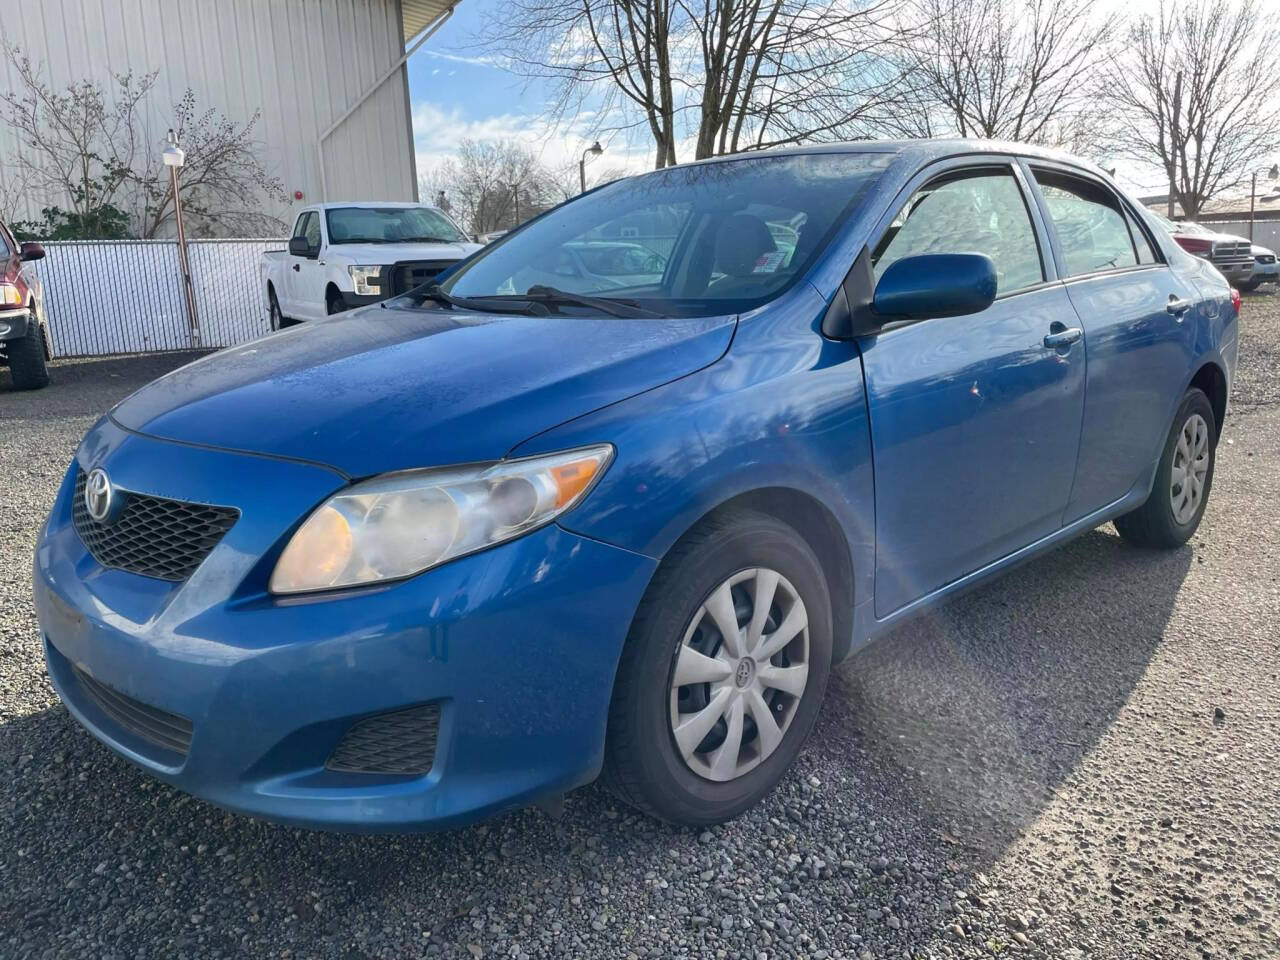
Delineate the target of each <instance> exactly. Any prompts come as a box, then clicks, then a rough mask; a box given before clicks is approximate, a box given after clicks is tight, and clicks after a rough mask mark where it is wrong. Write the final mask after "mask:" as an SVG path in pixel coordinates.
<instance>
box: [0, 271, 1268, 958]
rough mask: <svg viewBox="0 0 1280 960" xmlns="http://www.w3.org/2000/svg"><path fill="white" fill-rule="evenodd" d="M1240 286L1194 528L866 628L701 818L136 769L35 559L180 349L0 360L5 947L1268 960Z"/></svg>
mask: <svg viewBox="0 0 1280 960" xmlns="http://www.w3.org/2000/svg"><path fill="white" fill-rule="evenodd" d="M1245 310H1246V312H1245V320H1244V344H1243V349H1242V366H1241V371H1240V376H1239V387H1238V390H1237V393H1236V396H1235V410H1234V415H1233V419H1232V421H1231V423H1230V426H1229V427H1228V429H1227V431H1226V434H1225V437H1224V443H1223V446H1222V447H1221V450H1220V459H1219V464H1218V473H1217V477H1216V479H1215V483H1214V490H1213V496H1212V499H1211V502H1210V506H1209V511H1208V514H1207V516H1206V518H1205V523H1204V525H1203V527H1202V528H1201V531H1200V534H1199V536H1197V538H1196V540H1195V541H1194V543H1192V544H1191V545H1188V546H1187V547H1185V548H1183V549H1182V550H1179V551H1175V552H1172V553H1147V552H1140V551H1136V550H1132V549H1130V548H1128V547H1126V546H1125V545H1123V544H1122V543H1121V542H1120V541H1119V540H1118V539H1117V538H1116V536H1115V534H1114V531H1113V530H1111V529H1110V528H1109V527H1104V528H1101V529H1099V530H1097V531H1095V532H1093V533H1091V534H1089V535H1088V536H1086V537H1084V538H1082V539H1080V540H1078V541H1076V542H1075V543H1073V544H1071V545H1070V546H1068V547H1066V548H1064V549H1062V550H1060V551H1058V552H1056V553H1054V554H1052V555H1050V556H1048V557H1046V558H1043V559H1041V560H1039V561H1037V562H1034V563H1032V564H1029V565H1027V566H1025V567H1023V568H1021V569H1019V570H1018V571H1016V572H1014V573H1012V574H1010V575H1009V576H1007V577H1005V578H1003V579H1002V580H999V581H997V582H995V583H992V584H991V585H989V586H986V587H984V588H982V589H980V590H978V591H976V592H974V593H971V594H969V595H968V596H966V597H964V598H963V599H961V600H958V601H956V602H954V603H951V604H949V605H947V606H945V607H944V608H942V609H940V610H938V611H937V612H935V613H933V614H931V615H929V616H927V617H925V618H924V619H921V620H917V621H916V622H915V623H913V624H911V625H909V626H907V627H906V628H904V629H902V630H900V631H899V632H898V633H897V634H895V635H894V636H892V637H889V638H887V639H886V640H885V641H883V642H881V643H879V644H877V645H876V646H874V647H872V648H870V649H867V650H865V651H863V652H861V653H860V654H858V655H857V656H856V657H854V658H853V659H852V661H850V662H849V663H847V664H846V665H845V666H843V667H842V668H840V670H839V671H838V673H837V675H836V677H835V678H834V681H833V684H832V688H831V691H830V694H829V700H828V703H827V706H826V708H825V709H824V712H823V717H822V719H821V721H820V722H819V725H818V728H817V730H816V732H815V734H814V737H813V740H812V742H811V745H810V746H809V748H808V749H807V750H806V751H805V753H804V754H803V756H802V757H801V759H800V761H799V763H798V764H797V766H796V768H795V770H794V771H793V773H792V774H791V775H790V776H789V777H788V778H787V780H786V782H785V783H784V784H783V785H782V787H781V788H780V789H779V790H778V791H777V792H776V793H775V794H774V795H773V796H772V797H770V798H769V799H768V801H767V802H766V803H764V804H763V805H762V806H761V807H759V808H758V809H756V810H754V811H752V812H750V813H749V814H747V815H746V816H744V817H742V818H741V819H740V820H738V821H736V822H734V823H732V824H729V825H727V826H725V827H723V828H718V829H714V830H709V831H705V832H701V833H698V832H688V831H681V830H675V829H671V828H669V827H666V826H663V825H660V824H657V823H654V822H653V821H651V820H648V819H646V818H643V817H640V816H637V815H635V814H632V813H631V812H630V811H629V810H628V809H627V808H625V807H622V806H619V805H618V804H616V803H615V802H614V801H613V800H612V798H611V797H610V796H609V795H608V794H606V793H605V792H603V791H602V790H600V789H597V788H595V787H590V788H587V789H585V790H582V791H579V792H578V793H576V794H574V795H572V796H571V797H570V798H569V802H568V804H567V809H566V813H565V815H564V817H563V818H562V819H560V820H558V821H555V820H552V819H550V818H548V817H547V816H546V815H544V814H542V813H537V812H532V811H529V812H523V813H518V814H514V815H511V816H507V817H505V818H503V819H500V820H498V821H495V822H492V823H490V824H488V825H485V826H480V827H476V828H473V829H468V830H459V831H455V832H452V833H447V834H439V835H431V836H415V837H401V838H387V837H380V838H360V837H350V836H338V835H324V834H317V833H308V832H305V831H300V830H294V829H288V828H283V827H276V826H272V825H269V824H265V823H260V822H256V821H253V820H249V819H245V818H242V817H237V816H232V815H228V814H225V813H223V812H222V811H220V810H218V809H216V808H214V807H211V806H209V805H207V804H204V803H202V802H200V801H197V800H193V799H190V798H188V797H186V796H184V795H182V794H180V793H178V792H176V791H174V790H172V789H170V788H168V787H165V786H162V785H160V784H158V783H156V782H154V781H152V780H150V779H148V778H147V777H146V776H145V775H144V774H142V773H141V772H139V771H137V770H135V769H134V768H133V767H132V766H130V765H129V764H128V763H126V762H125V761H123V760H119V759H117V758H116V757H115V756H114V755H112V754H111V753H110V752H109V751H108V750H107V749H106V748H104V747H101V746H99V745H98V744H97V743H96V742H95V741H94V740H93V739H92V738H90V737H89V735H88V734H86V733H84V732H82V731H81V730H80V729H79V728H78V727H77V726H76V724H75V723H74V722H73V721H72V720H71V719H70V717H69V716H68V715H67V713H66V711H65V710H64V709H63V708H62V707H60V706H59V705H58V703H57V701H56V698H55V697H54V695H53V692H52V690H51V689H50V687H49V684H48V681H47V679H46V677H45V672H44V668H43V665H42V663H41V660H40V654H39V643H38V635H37V628H36V622H35V617H34V614H33V613H32V609H31V597H30V586H29V562H30V553H31V548H32V543H33V540H34V537H35V534H36V530H37V528H38V525H39V523H40V522H41V520H42V518H43V516H44V513H45V511H46V509H47V508H48V504H49V501H50V498H51V497H52V495H53V491H54V485H55V483H56V482H57V480H58V478H59V477H60V475H61V474H62V471H63V470H64V468H65V465H66V463H67V461H68V458H69V457H70V455H71V452H72V450H73V448H74V446H75V444H76V442H77V441H78V439H79V438H80V436H81V435H82V434H83V432H84V430H85V429H86V428H87V427H88V426H89V424H90V423H91V422H92V420H93V418H94V417H95V416H96V415H97V414H98V413H99V412H101V411H102V410H103V409H104V408H105V407H106V406H107V405H108V404H109V403H110V402H111V401H113V400H114V399H115V398H117V397H119V396H122V395H124V394H125V393H126V392H128V391H129V390H130V389H132V388H133V387H134V386H136V385H137V384H139V383H141V382H144V381H145V380H147V379H149V378H150V377H152V376H154V375H156V374H157V373H159V372H160V371H162V370H163V369H166V368H168V367H169V366H172V365H173V364H174V363H175V362H176V360H175V359H174V358H150V359H146V360H138V359H133V360H115V361H97V362H91V363H86V362H69V363H59V364H57V365H56V366H55V368H54V370H53V375H54V378H55V386H53V387H52V388H50V389H49V390H46V391H44V392H42V393H38V394H27V395H19V394H13V393H8V392H5V387H0V452H2V456H0V769H2V770H3V771H5V773H6V776H5V778H4V780H5V782H4V784H3V786H0V797H3V803H0V956H5V957H16V958H26V957H104V958H105V957H118V958H126V957H129V958H133V957H137V958H142V957H154V958H170V957H201V958H204V957H231V956H248V957H267V956H271V957H281V958H288V957H298V958H302V957H333V958H343V960H362V958H369V957H395V958H404V957H417V956H426V955H429V956H436V955H439V956H448V957H459V958H463V960H474V958H479V957H534V956H570V957H581V958H587V960H595V958H613V957H645V956H651V957H672V956H674V957H681V956H689V957H725V958H737V957H746V958H754V960H760V958H781V957H812V958H823V957H830V958H837V957H844V958H855V957H856V958H864V957H875V958H887V957H894V958H898V957H904V958H908V960H911V958H919V957H930V958H938V957H988V956H993V955H1002V954H1006V953H1022V954H1026V955H1028V956H1043V957H1053V958H1084V957H1089V958H1111V957H1117V958H1121V957H1123V958H1128V957H1162V958H1163V957H1182V956H1188V957H1199V956H1204V957H1238V958H1257V960H1263V958H1274V957H1276V956H1278V955H1280V916H1277V903H1278V898H1280V878H1278V875H1277V871H1280V799H1278V798H1280V794H1278V793H1277V790H1276V783H1277V780H1280V708H1278V707H1277V702H1278V700H1277V695H1276V690H1277V680H1278V678H1277V673H1278V672H1280V546H1278V543H1280V350H1277V344H1280V296H1275V295H1274V294H1266V293H1264V294H1260V295H1255V296H1253V297H1250V298H1248V299H1247V301H1246V306H1245ZM0 379H3V377H0ZM5 386H7V383H6V385H5Z"/></svg>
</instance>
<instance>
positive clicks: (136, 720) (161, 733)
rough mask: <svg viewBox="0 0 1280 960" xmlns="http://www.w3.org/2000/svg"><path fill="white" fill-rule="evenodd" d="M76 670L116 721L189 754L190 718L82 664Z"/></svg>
mask: <svg viewBox="0 0 1280 960" xmlns="http://www.w3.org/2000/svg"><path fill="white" fill-rule="evenodd" d="M74 669H75V674H76V679H77V680H78V681H80V688H81V689H82V690H84V692H85V694H86V695H87V696H88V698H89V699H90V700H92V701H93V702H94V703H95V704H96V705H97V707H98V709H99V710H101V711H102V712H103V713H105V714H106V715H107V716H109V717H110V718H111V719H112V720H114V721H115V722H116V723H118V724H119V725H120V726H122V727H124V728H125V729H126V730H128V731H129V732H130V733H133V734H135V735H137V736H139V737H142V739H144V740H147V741H149V742H151V743H154V744H156V745H157V746H161V747H164V748H165V749H166V750H172V751H173V752H174V753H178V754H181V755H182V756H184V757H185V756H186V755H187V751H188V750H190V749H191V721H190V720H188V719H187V718H186V717H180V716H178V714H176V713H169V712H168V711H167V710H161V709H160V708H159V707H152V706H149V705H147V704H145V703H143V702H142V701H140V700H135V699H133V697H129V696H126V695H125V694H123V693H121V692H120V691H119V690H113V689H112V688H111V687H108V686H107V685H106V684H105V683H102V682H100V681H98V680H95V679H93V677H91V676H89V674H87V673H85V672H84V671H83V670H81V669H80V668H79V667H75V668H74Z"/></svg>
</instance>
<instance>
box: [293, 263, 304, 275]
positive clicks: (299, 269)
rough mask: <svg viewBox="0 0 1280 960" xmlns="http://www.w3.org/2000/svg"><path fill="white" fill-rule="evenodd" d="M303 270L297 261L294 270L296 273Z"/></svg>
mask: <svg viewBox="0 0 1280 960" xmlns="http://www.w3.org/2000/svg"><path fill="white" fill-rule="evenodd" d="M301 270H302V268H301V267H300V266H298V265H297V264H296V263H295V264H294V265H293V272H294V273H299V272H301Z"/></svg>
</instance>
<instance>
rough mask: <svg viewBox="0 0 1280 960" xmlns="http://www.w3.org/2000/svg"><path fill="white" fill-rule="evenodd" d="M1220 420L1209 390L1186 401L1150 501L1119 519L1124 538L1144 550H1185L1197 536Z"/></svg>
mask: <svg viewBox="0 0 1280 960" xmlns="http://www.w3.org/2000/svg"><path fill="white" fill-rule="evenodd" d="M1217 448H1218V433H1217V420H1216V419H1215V417H1214V414H1213V405H1212V404H1210V403H1209V398H1208V397H1207V396H1205V394H1204V391H1202V390H1200V389H1198V388H1196V387H1192V388H1191V389H1190V390H1188V391H1187V392H1186V395H1185V396H1184V397H1183V398H1182V403H1181V404H1179V406H1178V412H1177V414H1176V415H1175V416H1174V418H1173V427H1172V428H1171V429H1170V431H1169V436H1168V438H1167V439H1166V440H1165V446H1164V453H1163V455H1162V456H1161V457H1160V465H1159V466H1158V467H1157V468H1156V479H1155V484H1154V485H1153V486H1152V488H1151V495H1150V496H1148V497H1147V501H1146V503H1144V504H1143V505H1142V506H1140V507H1139V508H1138V509H1136V510H1134V511H1133V512H1131V513H1126V514H1125V515H1124V516H1123V517H1117V518H1116V521H1115V523H1116V529H1117V530H1118V531H1119V532H1120V536H1122V537H1124V538H1125V539H1126V540H1128V541H1129V542H1130V543H1134V544H1136V545H1138V546H1141V547H1162V548H1165V549H1170V548H1173V547H1180V546H1182V545H1183V544H1184V543H1186V542H1187V541H1188V540H1190V539H1191V535H1192V534H1193V533H1195V532H1196V528H1197V527H1199V526H1200V518H1201V517H1203V516H1204V509H1205V506H1206V505H1207V504H1208V502H1209V490H1210V488H1211V487H1212V486H1213V466H1214V461H1215V458H1216V456H1217Z"/></svg>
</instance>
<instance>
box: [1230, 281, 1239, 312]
mask: <svg viewBox="0 0 1280 960" xmlns="http://www.w3.org/2000/svg"><path fill="white" fill-rule="evenodd" d="M1231 306H1232V307H1234V308H1235V311H1236V316H1237V317H1238V316H1240V291H1239V290H1237V289H1236V288H1235V287H1232V288H1231Z"/></svg>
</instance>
